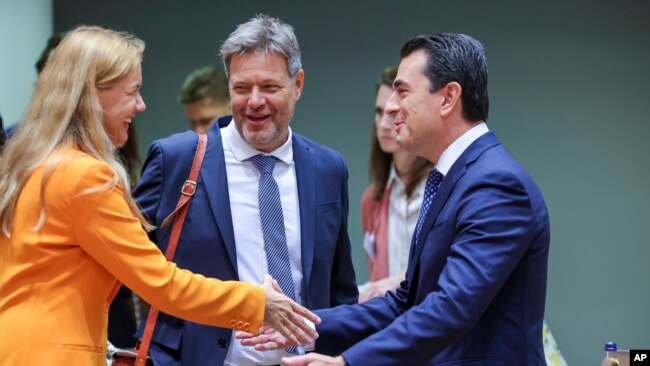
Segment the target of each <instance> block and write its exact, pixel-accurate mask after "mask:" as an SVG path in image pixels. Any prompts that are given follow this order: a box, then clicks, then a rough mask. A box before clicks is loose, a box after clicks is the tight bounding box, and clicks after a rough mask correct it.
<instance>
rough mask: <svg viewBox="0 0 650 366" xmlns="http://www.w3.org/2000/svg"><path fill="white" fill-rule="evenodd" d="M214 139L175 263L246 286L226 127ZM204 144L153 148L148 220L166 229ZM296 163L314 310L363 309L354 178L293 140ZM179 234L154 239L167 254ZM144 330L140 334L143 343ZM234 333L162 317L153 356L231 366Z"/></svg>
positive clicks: (163, 143)
mask: <svg viewBox="0 0 650 366" xmlns="http://www.w3.org/2000/svg"><path fill="white" fill-rule="evenodd" d="M230 120H231V117H229V116H227V117H222V118H220V119H219V120H218V123H215V124H214V126H213V127H212V128H211V129H210V130H209V131H208V146H207V149H206V154H205V159H204V161H203V166H202V168H201V173H200V175H199V180H198V187H197V190H196V193H195V195H194V197H193V198H192V201H191V203H190V208H189V212H188V214H187V217H186V220H185V225H184V227H183V231H182V233H181V237H180V241H179V244H178V249H177V251H176V257H175V259H174V261H175V262H176V263H177V264H178V266H179V267H180V268H184V269H188V270H191V271H192V272H195V273H200V274H203V275H205V276H207V277H213V278H219V279H222V280H238V279H239V277H238V275H237V254H236V251H237V245H236V243H235V237H234V233H233V223H232V216H231V211H230V202H229V199H228V183H227V178H226V166H225V160H224V154H223V145H222V140H221V134H220V132H219V127H221V126H224V125H227V124H228V122H230ZM197 141H198V137H197V135H196V133H194V132H192V131H187V132H184V133H180V134H175V135H172V136H170V137H168V138H165V139H161V140H158V141H155V142H154V143H153V144H152V145H151V147H150V148H149V152H148V154H147V159H146V161H145V164H144V168H143V172H142V177H141V178H140V181H139V183H138V185H137V187H136V188H135V190H134V196H135V198H136V201H137V202H138V204H139V205H140V206H141V207H142V209H143V212H144V213H145V215H146V216H147V218H149V219H150V221H151V222H153V223H154V224H155V225H156V226H160V225H161V223H162V221H163V220H164V218H165V217H166V216H167V215H169V214H170V213H171V212H172V211H173V210H174V207H175V205H176V203H177V201H178V198H179V195H180V189H181V186H182V184H183V182H184V181H185V180H186V179H187V177H188V175H189V171H190V167H191V164H192V159H193V157H194V151H195V149H196V144H197ZM293 156H294V161H295V169H296V181H297V182H296V183H297V185H298V200H299V206H300V239H301V246H302V271H303V283H302V286H303V287H304V289H303V293H304V294H306V302H307V303H306V304H305V306H306V307H308V308H310V309H321V308H329V307H332V306H336V305H340V304H353V303H356V302H357V298H358V292H357V287H356V280H355V275H354V269H353V266H352V258H351V255H350V240H349V238H348V232H347V215H348V192H347V180H348V172H347V167H346V165H345V162H344V160H343V157H342V156H341V155H340V154H339V153H338V152H336V151H333V150H331V149H328V148H325V147H323V146H321V145H318V144H316V143H315V142H313V141H311V140H309V139H307V138H305V137H302V136H300V135H299V134H297V133H293ZM171 226H172V225H168V226H167V227H165V228H161V229H157V230H155V231H154V232H153V235H152V236H153V238H152V239H153V240H154V241H155V242H156V243H158V245H159V247H160V248H161V250H163V251H164V250H165V249H166V246H167V242H168V240H169V235H170V231H171ZM141 332H142V327H141V329H140V330H139V332H138V333H139V335H140V334H141ZM230 341H231V330H230V329H224V328H216V327H209V326H205V325H200V324H196V323H192V322H189V321H183V320H181V319H178V318H174V317H171V316H169V315H165V314H161V316H160V317H159V320H158V323H157V325H156V330H155V333H154V337H153V342H152V349H151V354H152V356H153V358H154V361H156V365H181V364H182V365H223V361H224V359H225V357H226V354H227V352H228V347H229V345H230Z"/></svg>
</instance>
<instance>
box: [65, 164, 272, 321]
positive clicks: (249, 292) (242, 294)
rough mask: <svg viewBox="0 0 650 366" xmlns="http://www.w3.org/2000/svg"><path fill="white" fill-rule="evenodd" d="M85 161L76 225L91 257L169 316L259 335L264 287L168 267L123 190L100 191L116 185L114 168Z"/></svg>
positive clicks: (77, 191) (76, 203)
mask: <svg viewBox="0 0 650 366" xmlns="http://www.w3.org/2000/svg"><path fill="white" fill-rule="evenodd" d="M84 160H86V161H91V162H90V163H88V164H87V166H85V167H84V168H83V169H82V171H81V172H80V174H79V175H78V176H72V177H70V179H75V180H76V181H77V183H76V186H75V188H74V192H75V195H74V198H73V199H72V202H71V207H72V209H73V212H74V214H73V225H72V226H73V230H74V235H76V237H77V239H78V243H79V245H80V246H81V247H82V248H83V250H84V251H85V252H86V253H88V254H89V255H90V256H91V257H92V258H93V259H94V260H96V261H97V262H99V264H101V266H102V267H103V268H105V269H106V270H107V271H109V272H110V273H111V274H113V275H114V276H115V277H116V278H117V279H119V280H120V281H121V282H122V283H124V284H125V285H126V286H127V287H129V288H130V289H132V290H133V291H135V292H136V293H138V294H139V295H140V296H141V297H142V298H144V299H145V300H146V301H147V302H149V303H151V304H153V305H154V306H156V307H157V308H159V309H160V310H162V311H164V312H166V313H168V314H172V315H174V316H177V317H180V318H184V319H188V320H190V321H194V322H197V323H202V324H207V325H213V326H218V327H224V328H234V329H243V330H247V331H250V332H257V331H258V330H259V327H260V325H261V323H262V321H263V318H264V306H265V293H264V290H263V288H262V287H260V286H256V285H251V284H247V283H243V282H236V281H220V280H217V279H212V278H205V277H204V276H201V275H196V274H193V273H191V272H189V271H186V270H183V269H180V268H178V267H177V266H176V265H175V264H174V263H172V262H168V261H167V260H166V259H165V257H164V256H163V254H162V253H161V252H160V250H159V249H158V248H157V247H156V245H155V244H154V243H152V242H151V241H149V238H148V236H147V234H146V233H145V231H144V230H143V228H142V226H141V225H140V222H139V220H138V219H137V218H136V217H135V216H134V215H133V214H132V213H131V212H130V210H129V207H128V205H127V203H126V201H125V200H124V198H123V195H122V194H123V192H122V189H121V188H120V187H119V186H115V187H113V188H111V189H109V190H106V189H99V190H98V189H97V188H98V187H101V186H102V185H105V184H106V183H107V182H109V181H111V179H112V176H113V172H112V169H111V168H110V166H109V165H108V164H105V163H101V162H99V161H97V160H94V159H84ZM90 190H91V191H92V192H91V193H88V192H90Z"/></svg>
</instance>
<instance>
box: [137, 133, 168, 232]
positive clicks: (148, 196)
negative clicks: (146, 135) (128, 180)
mask: <svg viewBox="0 0 650 366" xmlns="http://www.w3.org/2000/svg"><path fill="white" fill-rule="evenodd" d="M163 167H164V164H163V150H162V148H161V147H160V143H159V142H154V143H153V144H151V146H149V151H147V158H146V159H145V162H144V165H143V166H142V174H141V176H140V180H139V181H138V184H137V185H136V187H135V189H134V190H133V197H134V198H135V200H136V202H137V203H138V205H139V206H140V209H141V210H142V213H143V214H144V216H145V217H146V218H147V220H148V221H149V223H151V224H154V225H156V215H157V214H158V208H159V205H160V198H161V197H162V192H163V182H164V180H163V176H164V175H163V174H164V169H163ZM154 236H155V235H151V237H152V238H153V237H154Z"/></svg>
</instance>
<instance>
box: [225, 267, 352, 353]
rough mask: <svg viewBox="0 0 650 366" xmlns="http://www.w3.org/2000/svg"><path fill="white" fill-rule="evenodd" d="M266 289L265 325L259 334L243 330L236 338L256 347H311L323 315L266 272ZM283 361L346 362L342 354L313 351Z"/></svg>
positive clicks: (261, 348)
mask: <svg viewBox="0 0 650 366" xmlns="http://www.w3.org/2000/svg"><path fill="white" fill-rule="evenodd" d="M262 287H264V290H265V291H266V306H265V309H264V325H262V327H261V328H260V331H259V333H258V334H252V333H247V332H242V331H239V332H237V333H236V334H235V338H236V339H239V340H240V341H241V344H242V345H244V346H251V347H255V349H256V350H258V351H270V350H278V349H283V348H287V347H293V346H300V345H306V348H309V346H310V345H313V344H314V342H315V341H316V338H318V333H316V330H315V329H314V324H320V321H321V320H320V318H319V317H318V316H317V315H316V314H314V313H312V312H311V311H309V310H307V309H306V308H304V307H302V306H300V305H298V304H297V303H295V302H294V301H293V300H291V299H290V298H288V297H287V296H285V295H284V294H283V293H282V289H281V288H280V286H279V285H278V283H277V282H276V281H275V280H274V279H273V278H272V277H271V276H270V275H266V276H265V278H264V283H263V284H262ZM282 364H283V365H344V364H345V361H344V360H343V358H342V357H340V356H339V357H336V358H332V357H327V356H322V355H318V354H315V353H310V354H308V355H305V356H299V357H291V358H284V359H283V360H282Z"/></svg>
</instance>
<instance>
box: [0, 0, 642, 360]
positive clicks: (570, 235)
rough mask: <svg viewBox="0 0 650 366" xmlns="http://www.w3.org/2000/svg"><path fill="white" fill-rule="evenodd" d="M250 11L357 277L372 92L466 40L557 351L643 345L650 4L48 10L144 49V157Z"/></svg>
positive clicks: (194, 4) (506, 1)
mask: <svg viewBox="0 0 650 366" xmlns="http://www.w3.org/2000/svg"><path fill="white" fill-rule="evenodd" d="M256 13H268V14H270V15H274V16H279V17H282V18H284V19H285V20H286V21H287V22H288V23H290V24H292V25H293V26H294V27H295V28H296V32H297V35H298V39H299V42H300V44H301V46H302V52H303V65H304V69H305V73H306V80H305V92H304V93H303V97H302V100H301V101H300V102H299V104H298V107H297V111H296V115H295V118H294V121H293V122H292V126H293V128H294V129H295V130H296V131H298V132H300V133H302V134H304V135H307V136H310V137H312V138H313V139H315V140H316V141H318V142H320V143H322V144H325V145H327V146H330V147H333V148H335V149H337V150H339V151H341V152H342V153H343V155H344V156H345V159H346V160H347V162H348V166H349V169H350V181H349V185H350V200H351V205H350V219H349V226H350V237H351V239H352V243H353V250H354V256H355V266H356V270H357V274H358V277H359V279H360V280H365V279H366V278H367V274H366V265H365V262H364V259H363V252H362V249H361V232H360V228H359V227H360V220H359V213H358V212H359V206H358V201H359V199H360V196H361V193H362V191H363V189H364V187H365V185H366V184H367V168H366V167H367V156H368V150H369V139H370V136H369V133H370V126H371V118H372V113H373V104H372V103H373V95H372V94H373V85H374V82H375V80H376V78H377V77H378V74H379V72H380V70H381V69H382V68H383V67H384V66H386V65H391V64H396V63H397V62H398V61H399V58H398V51H399V48H400V47H401V45H402V44H403V42H404V41H405V40H407V39H408V38H410V37H412V36H414V35H416V34H420V33H438V32H462V33H467V34H470V35H473V36H474V37H476V38H477V39H479V40H481V41H482V42H483V43H484V45H485V47H486V49H487V52H488V56H489V64H490V96H491V102H492V103H491V111H490V118H489V121H488V125H489V127H490V128H491V129H492V130H494V131H495V132H496V133H497V135H498V136H499V137H500V138H501V140H502V142H503V143H504V144H505V145H506V146H507V147H508V148H509V150H510V151H511V152H512V153H513V154H514V155H515V156H516V157H517V158H518V159H519V160H520V161H521V162H522V163H523V164H524V165H525V166H526V167H527V168H528V169H529V171H530V173H531V174H532V175H533V177H534V178H535V179H536V180H537V182H538V184H539V185H540V187H541V189H542V191H543V192H544V194H545V197H546V200H547V203H548V206H549V208H550V212H551V221H552V244H551V255H550V262H549V279H548V285H549V286H548V296H547V313H546V317H547V320H548V322H549V324H550V326H551V329H552V331H553V333H554V335H555V336H556V338H557V341H558V343H559V345H560V348H561V350H562V352H563V353H564V355H565V356H566V358H567V360H568V362H569V364H571V365H594V364H598V362H600V359H601V357H602V352H601V348H602V343H603V342H605V341H607V340H610V339H611V340H615V341H617V342H618V343H619V344H620V345H622V346H625V347H631V348H650V311H649V310H650V291H649V289H650V285H648V281H649V280H650V220H649V219H650V215H649V212H648V211H649V207H650V194H649V193H648V190H647V187H648V186H649V185H648V182H649V181H650V169H648V168H649V164H648V156H649V155H650V147H649V145H648V139H649V138H650V127H649V126H650V124H649V122H648V121H647V113H646V107H644V105H647V104H648V102H649V97H650V65H649V62H648V60H649V59H650V47H649V41H650V37H649V36H650V2H648V1H645V0H640V1H625V0H623V1H611V0H604V1H535V2H533V1H517V0H503V1H500V0H497V1H478V0H477V1H469V0H463V1H458V0H457V1H445V2H443V1H399V2H398V1H377V0H374V1H370V0H366V1H329V2H314V3H310V4H307V2H298V1H279V0H276V1H244V0H239V1H180V0H179V1H134V0H112V1H99V0H93V1H89V0H65V1H64V0H55V1H54V14H55V17H54V24H55V29H56V30H59V31H61V30H66V29H69V28H70V27H72V26H74V25H76V24H80V23H96V24H103V25H108V26H118V27H120V28H122V29H126V30H131V31H133V32H135V33H136V34H137V35H139V36H140V37H141V38H143V39H144V40H145V41H146V42H147V51H146V53H145V60H144V64H143V69H144V88H143V95H144V98H145V101H146V103H147V106H148V109H147V111H146V112H145V113H144V114H142V115H141V117H138V118H137V129H138V133H139V134H140V141H141V144H142V146H141V151H142V152H143V153H144V151H145V149H146V147H147V146H148V144H149V143H150V142H151V141H152V140H153V139H155V138H160V137H164V136H167V135H169V134H171V133H173V132H176V131H179V130H182V129H185V127H186V123H185V120H184V118H183V112H182V110H181V108H180V106H179V105H178V103H177V102H176V95H177V92H178V89H179V86H180V84H181V82H182V80H183V78H184V77H185V75H186V74H187V73H188V72H189V71H190V70H191V69H193V68H195V67H198V66H202V65H205V64H210V63H218V62H219V61H218V59H217V57H216V54H217V50H218V46H219V44H220V41H222V40H223V39H225V38H226V37H227V35H228V34H229V33H230V32H231V31H232V30H233V29H234V28H235V26H236V25H237V24H239V23H241V22H244V21H245V20H247V19H249V18H250V17H251V16H253V15H254V14H256ZM3 54H4V53H3ZM4 55H6V54H4ZM3 57H6V56H3Z"/></svg>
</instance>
